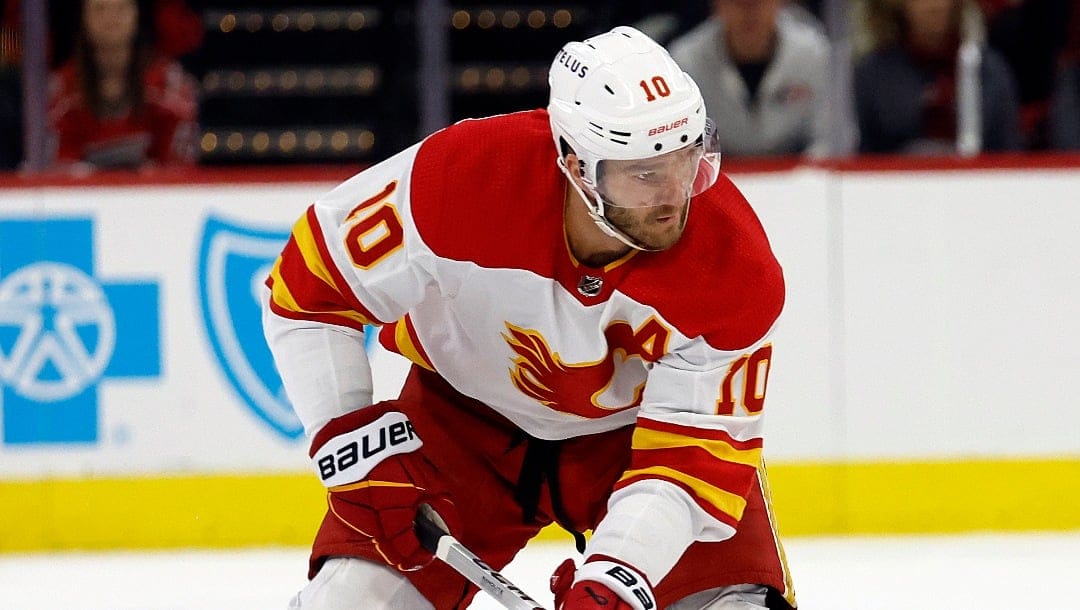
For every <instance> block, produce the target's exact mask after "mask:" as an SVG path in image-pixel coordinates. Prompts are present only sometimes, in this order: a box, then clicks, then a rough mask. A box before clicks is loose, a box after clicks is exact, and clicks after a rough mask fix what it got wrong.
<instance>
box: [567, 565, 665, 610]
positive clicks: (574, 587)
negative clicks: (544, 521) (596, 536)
mask: <svg viewBox="0 0 1080 610" xmlns="http://www.w3.org/2000/svg"><path fill="white" fill-rule="evenodd" d="M551 592H552V593H554V594H555V610H654V609H655V608H656V597H654V596H653V592H652V587H650V586H649V581H648V580H646V579H645V577H644V576H642V575H641V574H640V573H638V571H637V570H635V569H633V568H630V567H628V566H625V565H623V564H621V563H615V562H613V561H597V560H591V561H587V562H585V563H584V564H582V566H581V567H580V568H578V569H577V571H575V570H574V560H573V559H567V560H566V561H564V562H562V565H560V566H559V567H557V568H555V573H554V574H552V575H551Z"/></svg>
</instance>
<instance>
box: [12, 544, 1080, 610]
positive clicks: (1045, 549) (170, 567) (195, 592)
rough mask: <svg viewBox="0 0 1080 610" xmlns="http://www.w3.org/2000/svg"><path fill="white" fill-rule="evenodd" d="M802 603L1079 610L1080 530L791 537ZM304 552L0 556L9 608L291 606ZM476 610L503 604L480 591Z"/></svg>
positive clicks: (548, 566)
mask: <svg viewBox="0 0 1080 610" xmlns="http://www.w3.org/2000/svg"><path fill="white" fill-rule="evenodd" d="M786 547H787V551H788V559H789V563H790V565H791V569H792V572H793V573H794V576H795V579H796V581H795V584H796V592H797V593H798V596H799V605H800V607H801V608H803V609H804V610H939V609H940V610H968V609H970V610H1039V609H1042V608H1054V609H1055V610H1068V609H1072V610H1080V595H1077V594H1076V592H1075V591H1074V587H1075V585H1074V584H1073V583H1075V582H1076V578H1077V577H1078V576H1080V532H1068V533H1047V534H1037V535H1000V534H994V535H989V534H988V535H966V536H933V537H880V538H791V539H789V540H788V541H787V542H786ZM571 551H572V549H571V548H570V547H569V546H563V545H560V544H551V543H548V544H541V545H534V546H531V547H529V548H528V549H526V550H525V551H524V552H523V553H522V554H521V555H520V556H519V557H518V558H517V559H515V561H514V562H513V563H512V564H511V565H510V566H508V567H507V569H506V570H504V571H503V573H504V575H506V576H507V577H508V578H510V579H511V580H512V581H513V582H514V583H515V584H517V585H519V586H521V587H522V588H523V589H525V590H526V591H527V592H528V593H529V594H530V595H532V596H533V597H535V598H536V599H537V600H539V601H541V602H542V603H547V604H550V603H551V595H550V594H548V593H547V577H548V575H549V574H550V573H551V571H552V570H553V569H554V567H555V565H556V564H558V563H559V562H560V561H561V560H562V559H563V558H564V557H566V556H568V555H569V554H570V553H571ZM305 562H306V550H305V549H302V548H286V549H259V550H244V551H230V552H208V551H181V552H176V551H171V552H153V553H62V554H61V553H57V554H30V555H0V608H2V609H3V610H42V609H48V610H58V609H65V610H225V609H227V610H249V609H250V610H262V609H281V610H284V608H285V607H286V604H287V602H288V599H289V598H290V597H291V596H292V594H293V593H294V592H295V591H296V590H297V589H298V588H299V587H301V586H302V585H303V583H304V572H305ZM471 608H473V609H474V610H480V609H483V610H497V609H498V608H500V606H499V605H498V604H496V603H495V602H493V601H492V600H491V599H489V598H487V597H486V596H484V594H483V593H481V594H480V595H478V596H477V599H476V601H475V602H474V603H473V605H472V606H471Z"/></svg>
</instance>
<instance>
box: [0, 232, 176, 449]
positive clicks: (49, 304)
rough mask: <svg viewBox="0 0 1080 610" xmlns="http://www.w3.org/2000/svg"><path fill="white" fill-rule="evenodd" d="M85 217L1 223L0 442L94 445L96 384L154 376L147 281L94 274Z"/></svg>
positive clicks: (155, 345) (155, 344)
mask: <svg viewBox="0 0 1080 610" xmlns="http://www.w3.org/2000/svg"><path fill="white" fill-rule="evenodd" d="M94 252H95V248H94V243H93V222H92V220H91V219H88V218H62V219H59V218H58V219H49V220H0V409H2V410H3V442H4V444H7V445H37V444H55V443H96V442H98V439H99V434H100V430H99V415H100V414H99V413H98V386H99V385H100V384H101V383H102V382H103V381H105V380H110V379H117V378H149V377H157V376H159V375H160V374H161V349H160V335H161V330H160V326H161V324H160V319H159V311H160V307H159V304H158V285H157V283H156V282H151V281H141V282H112V281H105V280H103V279H101V278H99V277H97V273H96V271H95V265H94Z"/></svg>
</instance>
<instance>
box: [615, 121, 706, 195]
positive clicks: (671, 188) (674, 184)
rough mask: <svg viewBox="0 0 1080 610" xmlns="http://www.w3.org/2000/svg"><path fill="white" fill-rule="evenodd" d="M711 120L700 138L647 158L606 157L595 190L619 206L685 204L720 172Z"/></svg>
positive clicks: (704, 188)
mask: <svg viewBox="0 0 1080 610" xmlns="http://www.w3.org/2000/svg"><path fill="white" fill-rule="evenodd" d="M711 127H712V122H711V121H708V122H706V130H705V133H704V134H703V135H702V137H701V138H699V139H698V141H697V142H695V143H693V144H691V145H689V146H685V147H683V148H680V149H678V150H673V151H671V152H668V153H664V154H661V155H657V156H655V157H647V158H644V159H605V160H602V161H599V162H598V163H597V165H596V176H597V180H596V182H597V184H596V192H597V194H598V195H600V198H601V199H603V201H604V203H605V204H606V205H610V206H615V207H620V208H647V207H657V206H663V205H675V206H682V205H684V204H685V203H686V201H687V200H688V199H690V197H693V196H694V195H698V194H699V193H701V192H703V191H705V190H706V189H708V188H709V187H710V186H712V185H713V183H715V182H716V179H717V177H718V176H719V174H720V152H719V145H718V143H717V139H716V132H715V129H712V128H711Z"/></svg>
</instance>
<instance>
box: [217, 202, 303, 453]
mask: <svg viewBox="0 0 1080 610" xmlns="http://www.w3.org/2000/svg"><path fill="white" fill-rule="evenodd" d="M288 238H289V232H288V231H274V230H267V229H261V228H255V227H251V226H247V225H241V224H238V223H235V222H231V221H228V220H225V219H222V218H219V217H214V216H211V217H209V218H208V219H207V220H206V224H205V226H204V228H203V235H202V241H201V244H200V246H199V273H198V277H199V296H200V298H201V301H202V303H201V305H202V314H203V322H204V324H205V326H206V329H207V334H208V335H209V338H210V343H211V345H212V346H213V348H214V353H215V355H216V356H217V359H218V362H219V363H220V364H221V367H222V369H223V371H224V372H225V375H226V377H227V378H228V380H229V383H230V384H231V385H232V387H233V389H234V390H236V392H237V393H238V394H239V396H240V397H241V398H242V399H243V401H244V403H245V404H246V405H247V406H248V407H249V408H250V409H251V410H252V411H253V412H254V413H255V415H257V416H258V417H259V418H260V419H261V420H262V421H264V422H265V423H266V424H268V425H269V426H270V427H271V428H272V429H273V430H275V431H276V432H278V433H279V434H280V435H282V436H284V437H285V438H288V439H296V438H299V437H300V436H302V435H303V433H304V428H303V425H302V424H301V423H300V420H299V418H297V417H296V414H295V413H294V412H293V409H292V405H291V404H290V403H289V400H288V398H287V397H286V396H285V390H284V388H283V387H282V383H281V378H280V377H279V375H278V373H277V369H276V368H275V366H274V359H273V355H272V354H271V353H270V348H269V346H267V344H266V340H265V339H264V338H263V332H262V309H261V305H260V298H261V297H260V293H261V291H262V286H263V282H265V280H266V278H267V276H268V275H269V274H270V269H271V267H272V266H273V264H274V260H275V259H276V258H277V256H278V254H279V253H280V252H281V249H282V248H283V247H284V246H285V242H286V241H287V240H288Z"/></svg>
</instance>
